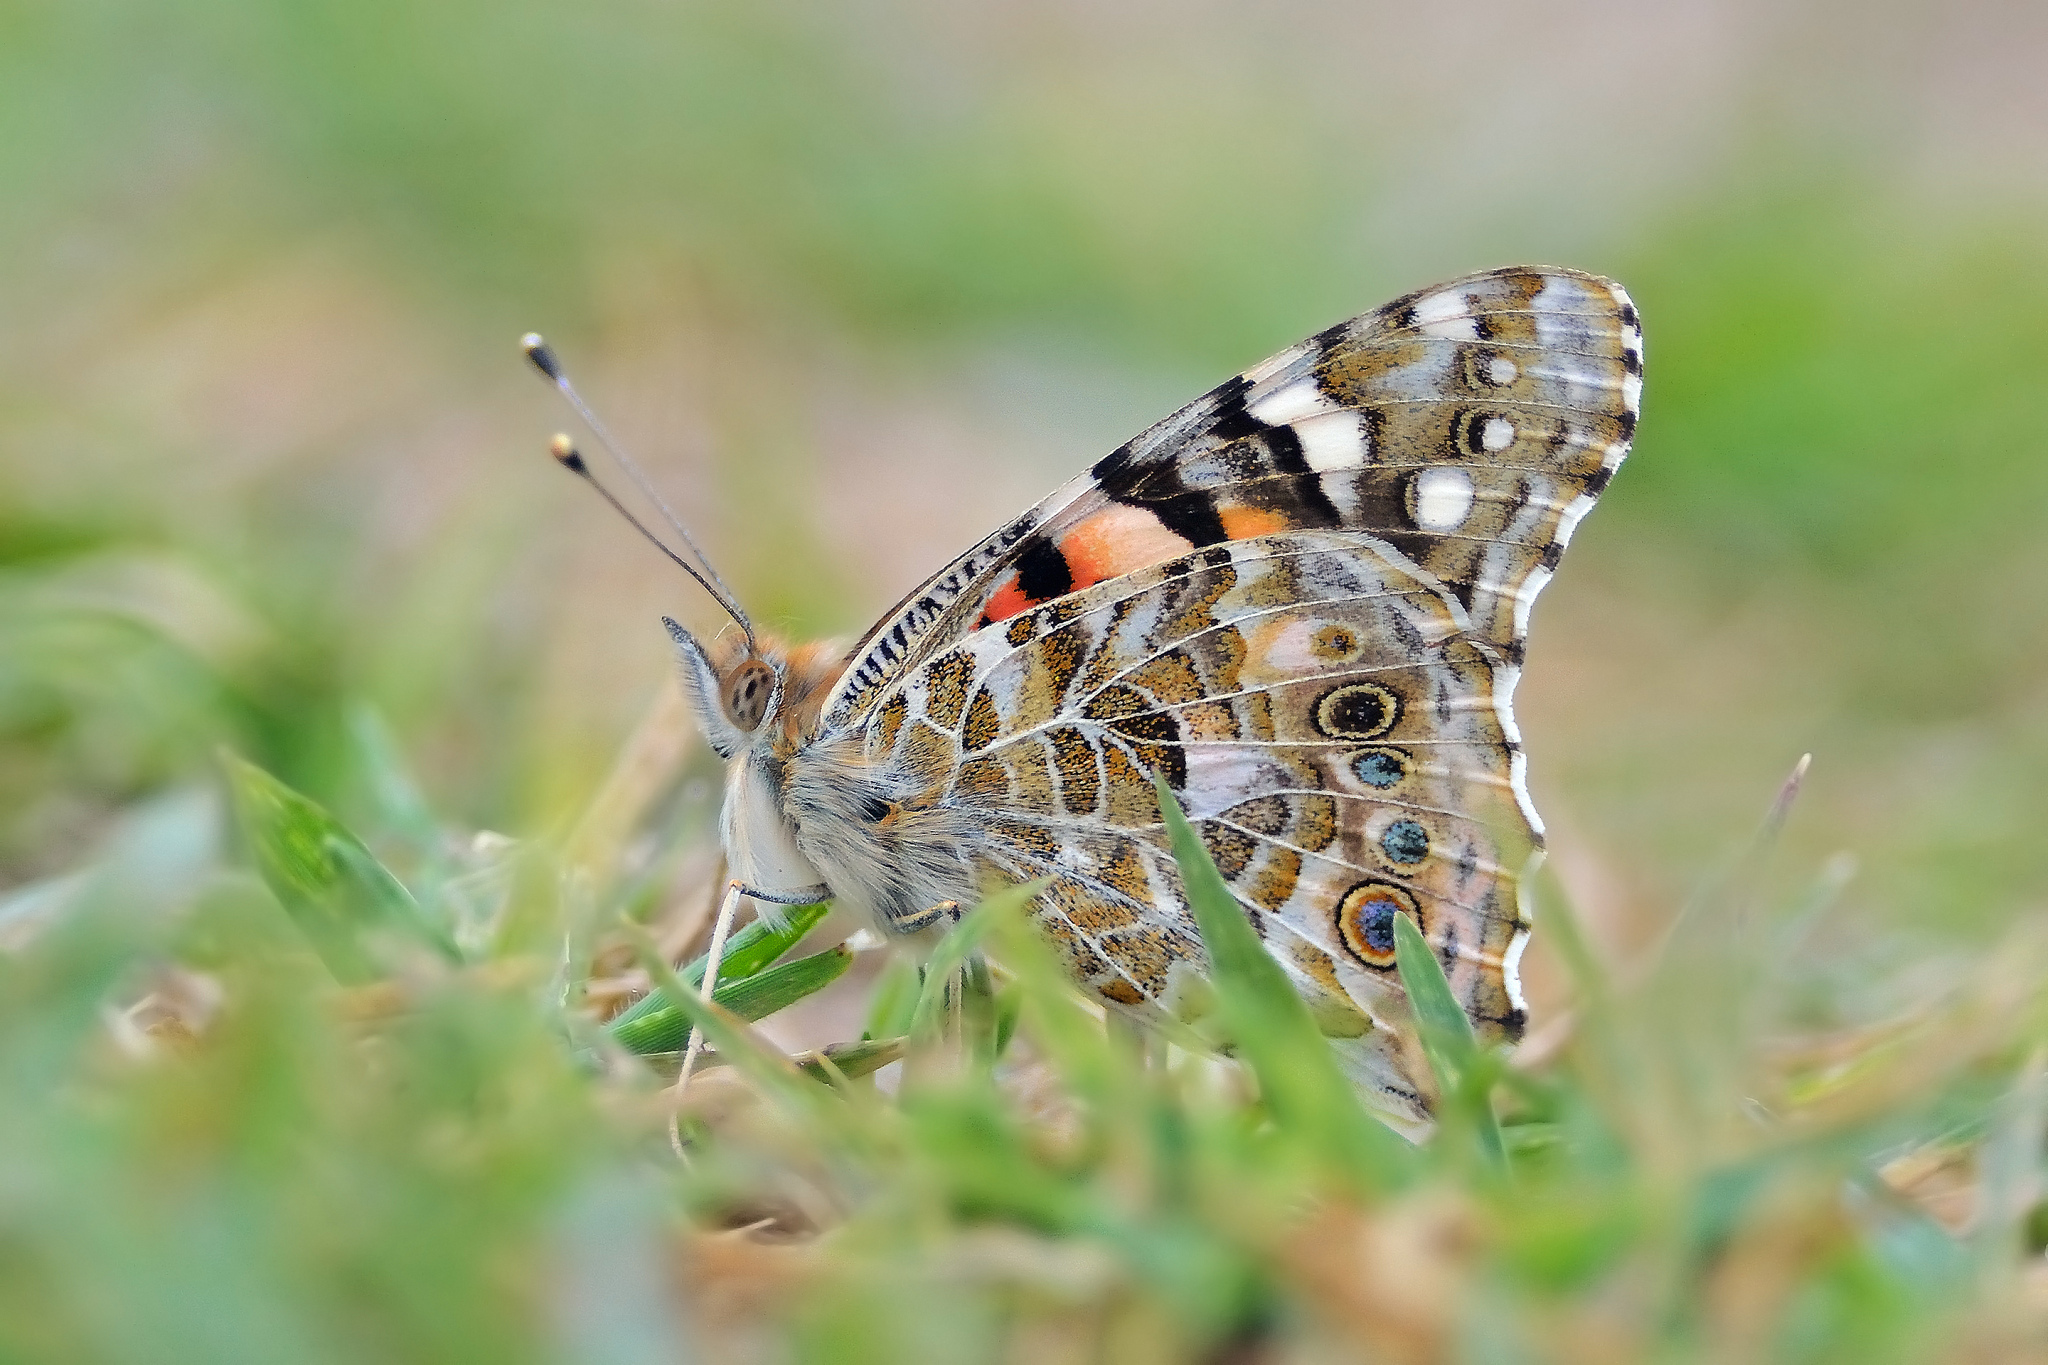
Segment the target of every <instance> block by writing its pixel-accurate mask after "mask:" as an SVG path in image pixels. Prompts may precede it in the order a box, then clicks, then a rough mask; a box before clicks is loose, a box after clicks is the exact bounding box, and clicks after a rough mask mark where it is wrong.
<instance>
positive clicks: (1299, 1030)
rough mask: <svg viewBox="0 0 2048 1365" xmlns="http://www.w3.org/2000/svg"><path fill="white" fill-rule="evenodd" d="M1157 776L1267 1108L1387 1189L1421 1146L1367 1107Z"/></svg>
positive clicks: (1219, 985) (1221, 983)
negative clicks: (1376, 1117) (1414, 1145)
mask: <svg viewBox="0 0 2048 1365" xmlns="http://www.w3.org/2000/svg"><path fill="white" fill-rule="evenodd" d="M1154 782H1155V785H1156V787H1157V788H1158V792H1159V810H1160V814H1161V815H1162V816H1163V817H1164V818H1165V820H1166V833H1167V838H1168V839H1169V841H1170V842H1171V845H1172V849H1173V857H1174V861H1175V862H1176V863H1178V864H1179V865H1180V874H1181V880H1182V883H1183V884H1184V886H1185V887H1186V890H1187V897H1188V904H1189V906H1190V907H1191V908H1192V909H1193V910H1194V913H1195V922H1196V924H1197V925H1198V926H1199V927H1200V928H1201V931H1202V942H1203V943H1204V944H1205V945H1206V946H1207V948H1208V950H1209V960H1210V964H1211V967H1212V969H1213V972H1214V980H1215V985H1216V992H1217V996H1218V1001H1219V1004H1220V1006H1221V1008H1222V1012H1223V1017H1224V1021H1225V1023H1226V1025H1227V1026H1228V1027H1229V1030H1230V1034H1231V1040H1232V1041H1233V1042H1234V1043H1235V1044H1236V1046H1237V1049H1238V1051H1239V1052H1240V1053H1241V1054H1242V1055H1243V1057H1244V1059H1245V1061H1246V1062H1247V1063H1249V1064H1250V1066H1251V1069H1252V1072H1253V1074H1254V1075H1256V1076H1257V1077H1258V1080H1259V1089H1260V1092H1261V1093H1262V1094H1263V1095H1264V1096H1265V1099H1266V1104H1267V1106H1268V1107H1269V1108H1270V1109H1271V1110H1272V1113H1273V1116H1274V1118H1275V1119H1276V1120H1277V1121H1278V1122H1279V1123H1280V1124H1282V1125H1283V1126H1284V1127H1286V1128H1287V1129H1289V1130H1291V1131H1292V1132H1293V1133H1294V1134H1295V1135H1296V1136H1297V1137H1299V1138H1300V1139H1301V1140H1302V1141H1304V1142H1305V1143H1306V1144H1308V1146H1309V1147H1310V1148H1311V1149H1312V1150H1315V1151H1318V1152H1320V1153H1321V1155H1322V1156H1323V1157H1324V1158H1325V1159H1326V1160H1327V1161H1328V1162H1330V1163H1331V1164H1332V1165H1333V1166H1334V1167H1336V1168H1337V1169H1338V1170H1339V1171H1341V1172H1342V1173H1343V1174H1344V1175H1345V1176H1346V1177H1347V1178H1348V1179H1350V1180H1352V1181H1354V1182H1356V1183H1359V1184H1362V1185H1364V1186H1366V1187H1368V1188H1372V1187H1384V1186H1386V1185H1387V1184H1388V1183H1390V1181H1391V1180H1392V1179H1393V1178H1395V1177H1396V1176H1397V1174H1399V1173H1403V1172H1405V1171H1406V1170H1408V1169H1409V1168H1410V1167H1411V1166H1412V1165H1413V1163H1414V1149H1413V1148H1411V1147H1410V1146H1409V1145H1408V1143H1407V1142H1406V1141H1405V1140H1403V1139H1402V1138H1400V1137H1399V1136H1397V1135H1396V1134H1395V1133H1394V1132H1393V1131H1392V1130H1391V1129H1389V1128H1387V1127H1386V1126H1385V1125H1383V1124H1381V1123H1379V1122H1377V1121H1375V1120H1374V1119H1372V1118H1371V1117H1370V1116H1369V1115H1368V1114H1367V1112H1366V1110H1365V1108H1364V1107H1363V1105H1362V1104H1361V1103H1360V1102H1359V1097H1358V1092H1357V1091H1356V1090H1354V1089H1353V1088H1352V1085H1351V1083H1350V1082H1349V1081H1348V1080H1346V1079H1345V1077H1344V1074H1343V1072H1342V1071H1341V1070H1340V1069H1339V1068H1338V1066H1337V1061H1336V1058H1335V1057H1334V1056H1332V1055H1331V1052H1330V1048H1329V1045H1328V1044H1327V1043H1326V1042H1325V1041H1324V1040H1323V1035H1322V1033H1321V1032H1320V1031H1319V1030H1318V1029H1317V1028H1316V1023H1315V1018H1314V1016H1312V1015H1311V1014H1310V1013H1309V1008H1308V1005H1307V1003H1306V1002H1305V1001H1304V1000H1302V998H1301V996H1300V995H1299V994H1297V993H1296V991H1295V989H1294V987H1293V985H1292V984H1291V983H1290V982H1289V981H1288V979H1287V973H1286V971H1285V970H1284V969H1283V968H1282V967H1281V966H1280V964H1279V963H1278V962H1277V961H1275V960H1274V958H1273V957H1272V955H1271V954H1269V953H1268V952H1267V951H1266V948H1265V945H1264V944H1263V943H1261V942H1260V941H1259V936H1258V934H1257V933H1256V932H1254V931H1253V929H1252V926H1251V922H1250V921H1249V920H1247V919H1246V918H1245V915H1244V911H1243V910H1242V909H1241V908H1239V906H1238V903H1237V899H1236V898H1235V897H1234V896H1232V895H1231V894H1230V888H1229V887H1228V886H1227V885H1226V884H1225V883H1224V881H1223V874H1222V873H1220V872H1218V871H1217V870H1216V864H1215V863H1214V862H1213V861H1212V860H1211V859H1210V857H1209V850H1208V849H1206V848H1204V847H1203V846H1202V841H1201V839H1200V838H1199V837H1197V835H1196V834H1195V831H1194V829H1193V827H1192V826H1190V825H1189V824H1188V820H1187V816H1186V815H1184V814H1183V813H1182V812H1181V808H1180V803H1179V802H1178V801H1176V800H1174V797H1173V792H1172V791H1171V790H1170V789H1169V788H1168V787H1167V786H1166V784H1165V783H1164V782H1161V781H1158V780H1157V779H1155V780H1154Z"/></svg>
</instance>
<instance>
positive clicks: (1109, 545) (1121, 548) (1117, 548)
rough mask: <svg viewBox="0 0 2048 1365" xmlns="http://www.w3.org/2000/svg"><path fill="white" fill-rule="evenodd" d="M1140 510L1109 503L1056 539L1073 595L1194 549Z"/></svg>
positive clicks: (1185, 539)
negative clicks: (1072, 577) (1083, 589)
mask: <svg viewBox="0 0 2048 1365" xmlns="http://www.w3.org/2000/svg"><path fill="white" fill-rule="evenodd" d="M1194 548H1195V546H1194V542H1193V541H1190V540H1188V539H1187V538H1186V537H1184V536H1177V535H1175V534H1174V533H1173V532H1171V531H1169V530H1167V529H1166V525H1165V523H1164V522H1162V521H1160V520H1159V518H1158V517H1156V516H1154V515H1152V513H1150V512H1147V511H1146V510H1144V509H1143V508H1141V507H1125V506H1123V505H1122V504H1121V503H1111V504H1110V505H1109V506H1107V507H1105V508H1103V509H1102V510H1101V511H1100V512H1097V513H1095V514H1093V515H1092V516H1089V517H1086V518H1083V519H1082V520H1081V521H1080V522H1078V523H1077V524H1076V525H1075V526H1074V527H1073V529H1072V530H1070V531H1068V532H1067V533H1066V534H1065V535H1063V536H1061V537H1060V542H1059V549H1060V553H1061V554H1062V555H1063V556H1065V558H1066V561H1067V568H1068V570H1069V571H1070V572H1071V573H1072V574H1073V576H1074V587H1073V591H1076V592H1078V591H1079V590H1080V589H1082V588H1085V587H1088V586H1089V585H1090V584H1094V583H1100V582H1102V581H1103V580H1104V579H1107V578H1117V577H1120V576H1122V575H1124V574H1127V573H1131V572H1133V571H1134V570H1137V569H1143V568H1146V567H1147V566H1149V565H1153V564H1157V563H1159V562H1161V561H1162V560H1167V559H1173V558H1175V557H1177V556H1179V555H1184V554H1186V553H1187V552H1188V551H1190V550H1192V549H1194Z"/></svg>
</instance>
